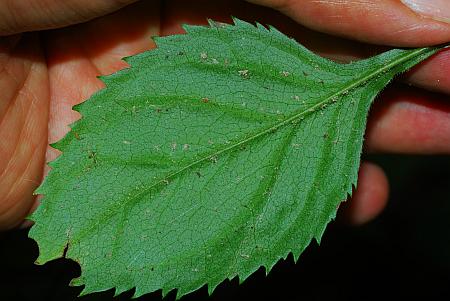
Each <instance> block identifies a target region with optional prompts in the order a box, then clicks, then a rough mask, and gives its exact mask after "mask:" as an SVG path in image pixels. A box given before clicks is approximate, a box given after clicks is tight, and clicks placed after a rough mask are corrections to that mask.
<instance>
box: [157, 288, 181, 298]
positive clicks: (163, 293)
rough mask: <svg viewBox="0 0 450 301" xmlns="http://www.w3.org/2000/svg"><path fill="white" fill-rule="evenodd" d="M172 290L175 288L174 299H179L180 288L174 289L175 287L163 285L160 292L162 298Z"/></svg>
mask: <svg viewBox="0 0 450 301" xmlns="http://www.w3.org/2000/svg"><path fill="white" fill-rule="evenodd" d="M173 290H176V295H175V296H176V297H175V299H176V300H178V299H180V298H181V296H182V295H181V294H180V290H179V289H175V288H173V287H163V288H162V291H161V294H162V297H163V298H165V297H166V296H167V295H168V294H170V292H171V291H173Z"/></svg>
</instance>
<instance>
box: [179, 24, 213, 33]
mask: <svg viewBox="0 0 450 301" xmlns="http://www.w3.org/2000/svg"><path fill="white" fill-rule="evenodd" d="M181 28H183V30H184V31H186V33H187V34H193V33H198V32H201V31H204V30H205V29H209V28H207V27H205V26H201V25H191V24H182V25H181Z"/></svg>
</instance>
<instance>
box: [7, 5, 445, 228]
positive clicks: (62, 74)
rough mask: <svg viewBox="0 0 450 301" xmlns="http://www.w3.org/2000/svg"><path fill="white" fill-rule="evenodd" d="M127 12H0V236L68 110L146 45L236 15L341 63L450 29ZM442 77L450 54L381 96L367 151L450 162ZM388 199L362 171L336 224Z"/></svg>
mask: <svg viewBox="0 0 450 301" xmlns="http://www.w3.org/2000/svg"><path fill="white" fill-rule="evenodd" d="M131 2H133V1H125V0H115V1H112V0H89V1H87V0H70V1H56V0H45V1H40V0H5V1H0V91H2V92H1V94H2V98H1V101H0V141H1V144H0V158H2V159H1V160H0V195H1V196H2V198H1V199H0V230H6V229H11V228H13V227H17V226H19V225H21V224H22V223H23V221H24V218H25V217H26V216H27V215H28V214H29V213H30V212H32V210H33V209H34V208H35V207H36V206H37V205H38V202H39V197H36V196H34V195H33V191H34V190H35V189H36V187H37V186H38V185H39V183H40V182H41V181H42V178H43V176H44V175H45V174H46V172H47V167H46V165H45V162H48V161H51V160H53V159H54V158H56V157H57V156H58V153H57V151H55V150H54V149H52V148H51V147H49V146H48V143H52V142H55V141H58V140H59V139H61V138H62V137H63V136H64V135H65V133H67V131H68V130H69V127H68V125H69V124H70V123H72V122H74V121H75V120H77V119H79V118H80V116H79V115H78V113H76V112H74V111H72V110H71V107H72V106H73V105H75V104H78V103H80V102H82V101H84V100H86V99H87V98H89V96H90V95H92V93H94V92H95V91H97V90H99V89H101V88H103V83H102V82H101V81H100V80H98V79H97V78H96V76H97V75H100V74H110V73H112V72H115V71H117V70H120V69H122V68H124V67H127V65H126V63H125V62H123V61H122V60H121V58H122V57H124V56H129V55H133V54H136V53H139V52H142V51H145V50H148V49H151V48H153V47H154V45H153V42H152V41H151V40H150V39H149V37H150V36H153V35H168V34H174V33H181V32H182V30H181V28H180V24H182V23H195V24H204V23H205V18H206V17H208V18H212V19H215V20H221V21H227V22H229V21H230V20H229V16H230V15H234V16H237V17H239V18H244V19H247V20H258V21H259V22H261V23H269V24H272V25H275V26H276V27H277V28H279V29H280V30H282V31H283V32H285V33H286V34H288V35H290V36H293V37H295V38H296V39H297V40H298V41H299V42H301V43H303V44H305V45H306V46H307V47H309V48H310V49H312V50H314V51H316V52H318V53H319V54H321V55H324V56H327V57H330V58H333V59H336V60H338V61H348V60H353V59H357V58H363V57H366V56H369V55H373V54H375V53H377V52H379V51H381V50H385V49H386V46H400V47H401V46H408V47H415V46H425V45H434V44H441V43H446V42H449V41H450V24H447V23H443V22H439V21H435V20H432V19H430V18H426V17H421V16H419V15H417V14H415V13H414V12H412V11H411V10H409V9H408V8H407V7H405V6H403V5H402V4H401V2H400V1H395V0H380V1H366V0H352V1H318V0H305V1H294V0H251V2H253V3H254V4H259V5H262V6H256V5H254V4H249V3H246V2H243V1H237V0H229V1H225V0H220V1H219V0H216V1H209V0H195V1H189V2H187V1H184V0H179V1H177V0H173V1H165V2H164V3H163V4H162V3H160V2H159V1H145V2H144V1H143V2H137V3H134V4H130V3H131ZM128 4H130V5H128ZM338 4H339V5H338ZM126 5H128V6H126ZM263 6H266V8H264V7H263ZM108 13H109V15H107V14H108ZM102 16H103V17H102ZM44 29H45V31H43V30H44ZM28 31H33V32H28ZM23 32H27V33H23ZM367 42H370V43H372V45H368V44H366V43H367ZM373 44H375V45H379V46H375V45H373ZM330 45H331V46H332V47H330ZM383 45H384V46H383ZM448 74H450V51H449V50H444V51H442V52H441V53H439V54H437V55H436V56H434V57H433V58H431V59H429V60H427V61H426V62H424V63H423V64H421V65H420V66H418V67H416V68H414V70H412V71H411V72H409V73H408V74H406V75H405V76H404V77H403V81H406V82H408V83H409V84H411V85H414V86H416V87H406V86H405V85H393V86H391V87H390V88H388V89H387V90H386V91H385V92H384V93H383V95H382V96H381V97H380V98H379V99H378V100H377V101H376V103H375V105H374V108H373V109H372V111H371V115H370V118H369V126H368V130H367V133H366V140H365V151H366V152H388V153H389V152H395V153H411V154H412V153H415V154H449V153H450V102H448V99H449V96H448V94H450V77H449V76H448ZM387 196H388V181H387V179H386V176H385V174H384V172H383V171H382V170H381V169H380V168H379V167H378V166H376V165H374V164H372V163H363V164H362V166H361V169H360V178H359V182H358V188H357V189H356V191H355V192H354V195H353V198H352V199H351V201H350V202H348V203H346V204H345V206H344V213H343V214H342V215H343V216H345V218H346V219H347V220H348V221H350V222H352V223H354V224H362V223H365V222H367V221H369V220H371V219H373V218H374V217H375V216H377V214H379V212H380V211H381V210H382V209H383V207H384V206H385V204H386V200H387Z"/></svg>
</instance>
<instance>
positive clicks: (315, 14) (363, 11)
mask: <svg viewBox="0 0 450 301" xmlns="http://www.w3.org/2000/svg"><path fill="white" fill-rule="evenodd" d="M249 1H250V2H253V3H256V4H261V5H266V6H269V7H272V8H275V9H278V10H280V11H281V12H283V13H285V14H286V15H288V16H290V17H291V18H293V19H294V20H296V21H297V22H299V23H300V24H303V25H305V26H307V27H309V28H312V29H314V30H318V31H321V32H326V33H329V34H333V35H339V36H342V37H347V38H351V39H356V40H359V41H363V42H369V43H375V44H382V45H391V46H414V47H417V46H426V45H434V44H441V43H446V42H448V41H450V5H448V1H447V0H428V1H424V0H403V1H394V0H379V1H367V0H342V1H321V0H303V1H292V0H249ZM414 2H415V3H416V5H414V4H413V3H414Z"/></svg>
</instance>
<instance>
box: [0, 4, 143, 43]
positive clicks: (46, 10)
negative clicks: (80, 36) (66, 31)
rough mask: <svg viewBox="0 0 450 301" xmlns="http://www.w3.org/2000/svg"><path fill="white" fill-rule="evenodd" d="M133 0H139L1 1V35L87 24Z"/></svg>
mask: <svg viewBox="0 0 450 301" xmlns="http://www.w3.org/2000/svg"><path fill="white" fill-rule="evenodd" d="M134 1H136V0H66V1H58V0H49V1H40V0H5V1H0V35H10V34H14V33H18V32H24V31H32V30H41V29H50V28H57V27H63V26H67V25H71V24H76V23H80V22H85V21H88V20H91V19H93V18H96V17H99V16H102V15H106V14H108V13H110V12H113V11H115V10H117V9H119V8H121V7H123V6H125V5H127V4H129V3H131V2H134Z"/></svg>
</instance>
